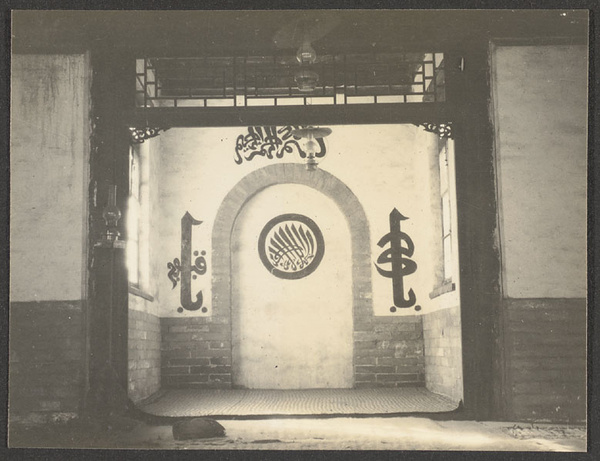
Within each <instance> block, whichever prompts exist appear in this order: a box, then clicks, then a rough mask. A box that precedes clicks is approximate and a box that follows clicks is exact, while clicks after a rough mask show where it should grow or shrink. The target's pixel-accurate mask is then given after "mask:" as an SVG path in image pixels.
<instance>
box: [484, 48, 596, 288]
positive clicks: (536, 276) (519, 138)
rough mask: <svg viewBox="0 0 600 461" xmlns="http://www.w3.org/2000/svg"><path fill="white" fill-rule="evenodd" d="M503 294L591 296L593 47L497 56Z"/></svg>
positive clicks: (517, 51) (504, 51) (501, 52)
mask: <svg viewBox="0 0 600 461" xmlns="http://www.w3.org/2000/svg"><path fill="white" fill-rule="evenodd" d="M493 70H494V84H493V91H494V107H495V125H496V129H497V132H496V152H497V162H498V176H499V188H498V189H499V191H498V193H499V204H500V210H501V220H500V236H501V246H502V260H503V285H504V295H505V296H507V297H512V298H546V297H547V298H553V297H557V298H560V297H565V298H567V297H585V296H586V222H587V211H586V197H587V192H586V186H587V179H586V174H587V173H586V160H587V102H588V100H587V82H588V81H587V49H586V47H585V46H522V47H519V46H502V47H496V48H495V50H494V52H493Z"/></svg>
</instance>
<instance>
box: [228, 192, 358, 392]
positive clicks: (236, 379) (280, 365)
mask: <svg viewBox="0 0 600 461" xmlns="http://www.w3.org/2000/svg"><path fill="white" fill-rule="evenodd" d="M284 213H299V214H302V215H305V216H307V217H309V218H310V219H312V220H313V221H315V223H317V225H318V226H319V228H320V229H321V232H322V233H323V240H324V243H325V253H324V255H323V259H322V261H321V263H320V264H319V266H318V268H317V269H316V270H315V272H313V273H312V274H309V275H307V276H306V277H303V278H301V279H297V280H286V279H281V278H278V277H276V276H274V275H272V274H271V273H270V272H269V271H268V270H267V269H266V268H265V267H264V266H263V264H262V262H261V260H260V258H259V257H258V238H259V235H260V232H261V231H262V229H263V227H264V225H265V223H266V222H268V221H269V220H270V219H272V218H274V217H276V216H279V215H281V214H284ZM232 242H233V246H234V251H233V256H232V303H233V307H232V309H233V311H232V322H233V330H232V331H233V338H232V344H233V369H234V376H233V383H234V385H242V386H244V387H248V388H262V389H307V388H349V387H352V384H353V379H352V375H353V369H352V344H353V334H352V318H353V317H352V309H353V306H352V259H351V249H350V230H349V228H348V223H347V221H346V218H345V217H344V215H343V214H342V213H341V211H340V209H339V208H338V207H337V205H336V204H335V203H334V202H333V200H331V199H330V198H328V197H326V196H325V195H323V194H322V193H320V192H318V191H315V190H314V189H312V188H310V187H307V186H303V185H299V184H282V185H276V186H271V187H267V188H266V189H264V190H263V191H261V192H259V193H258V194H256V195H255V196H254V197H252V198H251V199H250V201H249V202H248V203H247V204H246V205H245V206H244V208H243V210H242V212H241V213H240V215H239V216H238V218H237V220H236V224H235V227H234V231H233V234H232Z"/></svg>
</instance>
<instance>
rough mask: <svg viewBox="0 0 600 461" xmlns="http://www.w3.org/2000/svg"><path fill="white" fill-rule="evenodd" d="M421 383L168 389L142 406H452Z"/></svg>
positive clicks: (433, 409)
mask: <svg viewBox="0 0 600 461" xmlns="http://www.w3.org/2000/svg"><path fill="white" fill-rule="evenodd" d="M456 407H457V404H456V403H454V402H452V401H451V400H450V399H449V398H447V397H444V396H441V395H438V394H434V393H433V392H430V391H428V390H427V389H425V388H398V389H307V390H195V389H177V390H166V391H164V392H162V394H161V395H159V396H158V398H157V399H155V400H153V401H152V402H150V403H147V404H145V405H143V406H142V407H141V408H140V409H141V410H142V411H144V412H146V413H150V414H153V415H158V416H176V417H180V416H275V415H292V416H300V415H383V414H408V413H437V412H446V411H452V410H454V409H456Z"/></svg>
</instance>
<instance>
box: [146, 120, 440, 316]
mask: <svg viewBox="0 0 600 461" xmlns="http://www.w3.org/2000/svg"><path fill="white" fill-rule="evenodd" d="M332 129H333V133H332V134H331V136H329V137H328V138H327V144H328V148H327V149H328V155H327V157H326V158H325V159H324V160H323V161H322V162H321V164H320V166H319V168H322V169H324V170H326V171H328V172H330V173H331V174H333V175H334V176H336V177H338V178H339V179H340V180H341V181H342V182H344V183H345V184H346V185H347V186H348V187H349V188H350V189H351V190H352V191H353V192H354V194H355V195H356V196H357V197H358V200H359V201H360V202H361V203H362V205H363V208H364V210H365V213H366V215H367V218H368V220H369V226H370V232H371V248H372V251H373V258H372V262H375V261H376V260H377V257H378V256H379V254H380V253H381V251H383V250H382V249H381V248H380V247H379V246H377V242H378V241H379V239H380V238H381V237H382V236H383V235H384V234H386V233H387V232H389V213H390V212H391V210H392V209H393V208H394V207H396V208H398V210H399V211H400V212H401V213H402V214H403V215H404V216H407V217H408V218H409V219H408V220H406V221H403V222H402V230H403V231H404V232H406V233H408V234H409V235H410V236H411V237H412V239H413V242H414V244H415V253H414V255H413V259H414V260H415V261H417V263H418V269H417V272H415V273H414V274H412V275H409V276H407V277H406V278H405V287H406V289H407V290H408V288H413V290H414V291H415V293H416V295H417V304H419V305H421V306H422V310H421V311H420V313H426V312H427V311H428V310H430V309H433V308H434V302H432V301H431V300H430V299H429V296H428V295H429V292H430V291H431V290H432V289H433V287H434V285H435V280H434V276H433V274H434V269H433V266H434V264H433V258H434V257H435V255H434V254H433V252H432V251H431V247H432V239H433V238H437V235H438V230H436V229H433V228H432V225H431V219H430V217H431V195H430V187H431V185H430V183H429V175H430V171H429V160H428V157H427V156H428V155H432V153H431V146H432V141H431V140H432V138H434V135H432V134H430V133H426V132H424V131H423V130H422V129H421V128H418V127H415V126H413V125H360V126H333V127H332ZM245 133H247V130H246V129H245V128H180V129H171V130H168V131H166V132H164V133H163V134H161V135H160V136H159V137H158V138H157V140H158V141H157V143H158V144H157V152H159V154H158V155H159V157H160V173H159V184H160V185H159V188H160V200H159V202H160V213H159V214H158V215H157V219H156V220H155V221H154V222H155V224H156V226H157V230H158V232H159V235H160V254H159V256H158V258H159V265H160V266H161V267H163V268H164V269H163V270H162V273H161V275H160V279H159V282H158V285H159V288H158V290H159V293H160V298H161V303H160V312H161V314H160V315H161V316H186V315H188V316H196V315H202V314H201V313H199V311H196V312H192V313H188V312H184V313H182V314H178V313H177V311H176V309H177V307H178V306H179V287H177V288H175V289H171V283H170V281H169V280H168V278H167V269H166V264H167V262H169V261H172V260H173V258H175V257H177V258H179V257H180V251H181V250H180V242H181V235H180V232H181V231H180V220H181V217H182V216H183V214H184V213H185V212H186V211H189V212H190V213H191V214H192V216H193V217H194V218H196V219H199V220H202V221H203V223H202V224H201V225H200V226H197V227H195V228H194V231H193V245H192V247H193V248H192V249H193V250H198V251H201V250H207V256H208V258H207V264H208V272H207V274H206V275H203V276H199V277H198V279H197V280H195V281H192V294H195V293H196V292H197V291H198V290H200V289H202V290H203V294H204V300H205V304H206V303H207V300H210V299H211V296H210V289H211V287H210V285H211V284H210V277H211V267H212V266H211V261H210V251H209V244H210V236H211V231H212V226H213V223H214V217H215V215H216V212H217V209H218V207H219V205H220V204H221V202H222V200H223V199H224V197H225V196H226V194H227V193H228V192H229V191H230V190H231V189H232V188H233V187H234V186H235V184H236V183H237V182H238V181H239V180H240V179H242V178H243V177H244V176H245V175H246V174H248V173H250V172H251V171H254V170H255V169H257V168H260V167H263V166H266V165H269V164H271V163H274V162H284V161H287V162H298V161H299V159H298V158H297V157H296V156H293V155H292V154H286V155H289V157H285V158H283V159H273V160H269V159H266V158H262V157H256V158H255V159H254V160H252V161H251V162H244V163H242V164H241V165H236V164H235V163H234V161H233V158H234V149H235V141H236V138H237V136H238V135H240V134H245ZM371 269H372V271H373V305H374V311H375V313H376V315H391V313H390V311H389V308H390V306H391V305H392V288H391V287H392V282H391V279H388V278H384V277H382V276H380V275H379V274H378V273H377V271H376V270H375V267H374V266H372V268H371ZM208 302H210V301H208ZM209 307H210V306H209ZM415 313H416V312H415V310H414V309H412V308H411V309H399V311H398V312H397V313H395V314H393V315H405V314H406V315H412V314H415Z"/></svg>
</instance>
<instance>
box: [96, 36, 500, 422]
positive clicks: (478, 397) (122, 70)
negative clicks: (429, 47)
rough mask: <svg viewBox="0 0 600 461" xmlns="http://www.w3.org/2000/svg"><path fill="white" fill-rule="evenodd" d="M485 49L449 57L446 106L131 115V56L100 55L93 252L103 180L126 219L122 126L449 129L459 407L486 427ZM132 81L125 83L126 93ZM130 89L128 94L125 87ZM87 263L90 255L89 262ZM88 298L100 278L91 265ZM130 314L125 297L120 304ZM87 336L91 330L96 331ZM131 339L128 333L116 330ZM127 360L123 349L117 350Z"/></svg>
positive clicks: (491, 362) (489, 270)
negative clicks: (452, 154) (445, 126)
mask: <svg viewBox="0 0 600 461" xmlns="http://www.w3.org/2000/svg"><path fill="white" fill-rule="evenodd" d="M487 44H488V42H487V41H486V40H480V41H475V42H474V43H473V44H470V45H469V46H465V47H464V52H461V53H460V54H459V53H456V52H453V50H447V51H445V50H443V49H441V50H439V51H441V52H444V53H445V62H446V98H447V101H446V102H444V103H435V104H434V103H420V104H382V105H351V106H333V107H323V106H320V107H304V106H302V107H294V106H292V107H267V108H265V107H250V108H187V109H152V110H144V109H138V110H135V109H132V108H133V107H135V103H134V92H133V83H132V82H133V81H134V79H135V69H134V63H135V60H134V58H135V57H133V56H130V55H127V54H124V55H120V56H115V55H112V54H111V55H110V56H109V55H107V54H100V55H98V56H96V58H95V59H94V56H93V70H94V80H93V87H92V102H93V108H94V109H93V113H94V127H93V139H92V153H91V184H90V244H91V245H90V248H93V244H94V242H95V241H96V239H97V236H98V235H99V234H100V233H101V232H102V229H103V221H102V220H101V211H102V206H103V204H102V203H97V201H96V198H97V194H98V193H99V192H100V184H101V182H102V181H106V180H107V179H108V180H110V181H111V182H113V183H116V184H117V185H118V187H119V192H118V204H119V205H120V206H121V207H122V208H121V209H122V210H123V212H124V216H123V218H122V220H121V225H120V227H121V232H122V235H123V237H124V238H126V234H125V226H124V222H125V221H126V217H125V214H126V208H125V203H126V199H127V193H128V189H127V186H128V179H129V178H128V177H127V174H128V168H127V158H128V157H127V153H128V146H129V142H130V141H129V139H128V137H127V134H128V127H130V126H137V127H144V126H150V127H159V128H160V127H162V128H165V127H169V128H172V127H208V126H261V125H303V124H321V125H325V124H327V125H338V124H340V125H341V124H387V123H389V124H402V123H413V124H420V123H423V122H431V123H447V122H452V132H453V137H454V139H455V152H456V154H455V156H456V193H457V202H458V203H459V204H460V206H459V207H458V209H457V213H458V239H459V248H458V254H459V258H460V262H461V263H460V264H461V265H460V278H461V300H460V302H461V323H462V354H463V383H464V401H463V403H464V408H463V410H464V411H463V414H464V416H465V417H467V418H476V419H490V418H493V417H497V416H498V415H500V414H501V408H500V399H499V398H498V397H497V396H498V395H499V394H500V393H501V391H502V383H501V381H500V377H501V376H502V373H501V368H502V366H501V363H500V362H499V358H498V357H499V353H498V351H499V349H500V344H499V343H498V334H497V330H498V325H499V319H498V314H499V307H500V298H499V273H500V272H499V271H500V260H499V254H498V251H497V242H496V232H495V228H496V214H497V210H496V198H495V171H494V168H493V165H494V157H493V129H492V124H491V120H490V118H489V116H488V105H489V98H490V94H491V92H490V86H489V62H488V46H487ZM129 83H131V85H129ZM129 87H131V88H129ZM92 259H93V256H90V260H92ZM90 266H91V267H90V288H91V290H90V294H91V296H90V297H91V300H92V304H93V300H94V299H95V298H98V296H95V295H94V293H95V291H94V290H93V288H94V286H95V284H96V281H97V280H99V278H101V277H103V276H105V274H102V273H101V271H100V270H99V269H98V268H96V267H94V266H93V264H92V263H91V264H90ZM119 302H120V304H121V305H122V308H126V307H123V306H127V299H122V300H120V301H119ZM89 328H91V329H93V328H94V325H90V326H89ZM114 328H117V329H120V332H119V334H120V335H121V336H122V335H125V336H126V335H127V330H126V325H123V324H121V325H114ZM120 354H121V355H124V357H125V362H126V357H127V351H126V350H125V351H121V352H120Z"/></svg>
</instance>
